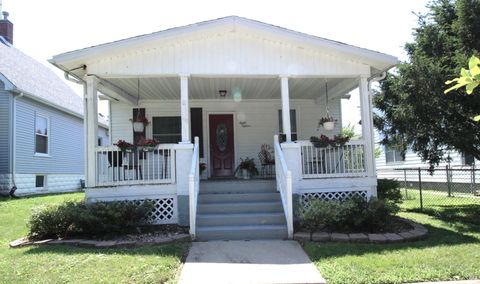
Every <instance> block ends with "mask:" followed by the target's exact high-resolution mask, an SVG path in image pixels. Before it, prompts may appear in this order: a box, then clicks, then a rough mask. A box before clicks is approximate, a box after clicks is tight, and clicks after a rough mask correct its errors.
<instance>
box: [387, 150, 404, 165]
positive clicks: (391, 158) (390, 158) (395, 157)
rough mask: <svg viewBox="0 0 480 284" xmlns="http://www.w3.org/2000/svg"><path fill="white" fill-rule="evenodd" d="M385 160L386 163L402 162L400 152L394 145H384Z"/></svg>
mask: <svg viewBox="0 0 480 284" xmlns="http://www.w3.org/2000/svg"><path fill="white" fill-rule="evenodd" d="M385 161H386V162H387V163H396V162H403V161H405V159H404V158H403V157H402V152H401V151H400V150H399V149H397V148H395V147H388V146H385Z"/></svg>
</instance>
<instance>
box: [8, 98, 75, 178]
mask: <svg viewBox="0 0 480 284" xmlns="http://www.w3.org/2000/svg"><path fill="white" fill-rule="evenodd" d="M16 104H17V113H16V141H17V143H16V163H15V166H16V173H17V174H78V175H83V171H84V166H83V165H84V155H83V153H84V152H83V148H84V146H83V145H84V139H83V137H84V135H83V121H82V119H80V118H78V117H74V116H72V115H69V114H66V113H64V112H62V111H59V110H57V109H54V108H52V107H49V106H46V105H44V104H41V103H39V102H36V101H33V100H31V99H29V98H26V97H21V98H18V99H17V102H16ZM36 113H38V114H41V115H43V116H45V117H47V118H48V119H49V131H50V133H49V141H48V142H49V157H40V156H35V135H34V133H35V114H36Z"/></svg>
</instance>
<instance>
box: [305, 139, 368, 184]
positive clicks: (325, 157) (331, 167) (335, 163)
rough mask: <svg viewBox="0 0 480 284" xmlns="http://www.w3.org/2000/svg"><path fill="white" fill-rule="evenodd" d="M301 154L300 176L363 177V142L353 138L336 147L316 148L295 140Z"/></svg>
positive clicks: (307, 142) (364, 171) (308, 143)
mask: <svg viewBox="0 0 480 284" xmlns="http://www.w3.org/2000/svg"><path fill="white" fill-rule="evenodd" d="M296 143H298V144H300V146H301V147H300V149H301V155H302V159H303V161H302V178H331V177H365V176H367V172H366V169H365V164H364V160H365V152H364V142H363V141H362V140H355V141H350V142H347V143H346V144H345V145H343V146H338V147H332V146H327V147H320V148H316V147H314V146H313V144H312V143H311V142H310V141H297V142H296Z"/></svg>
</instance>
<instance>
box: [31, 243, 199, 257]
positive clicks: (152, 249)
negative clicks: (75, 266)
mask: <svg viewBox="0 0 480 284" xmlns="http://www.w3.org/2000/svg"><path fill="white" fill-rule="evenodd" d="M189 247H190V243H178V244H165V245H158V246H144V247H137V248H84V247H77V246H69V245H50V246H48V245H45V246H33V247H31V248H30V249H27V250H26V251H25V252H24V254H72V255H73V254H102V255H129V256H144V255H157V256H174V257H182V258H183V257H184V255H185V254H186V253H187V252H188V248H189Z"/></svg>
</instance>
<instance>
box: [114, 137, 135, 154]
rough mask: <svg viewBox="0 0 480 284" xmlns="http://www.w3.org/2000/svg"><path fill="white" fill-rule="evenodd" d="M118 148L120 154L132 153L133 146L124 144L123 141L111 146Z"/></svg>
mask: <svg viewBox="0 0 480 284" xmlns="http://www.w3.org/2000/svg"><path fill="white" fill-rule="evenodd" d="M113 145H115V146H117V147H118V148H120V151H122V152H132V150H133V147H134V146H133V144H131V143H128V142H126V141H125V140H121V139H120V140H118V141H117V143H115V144H113Z"/></svg>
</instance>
